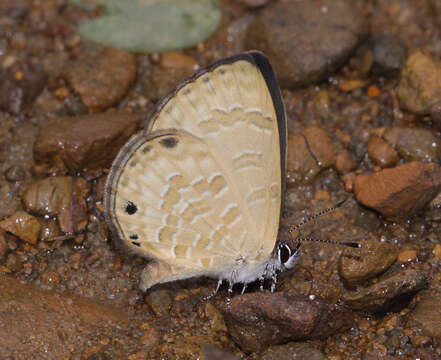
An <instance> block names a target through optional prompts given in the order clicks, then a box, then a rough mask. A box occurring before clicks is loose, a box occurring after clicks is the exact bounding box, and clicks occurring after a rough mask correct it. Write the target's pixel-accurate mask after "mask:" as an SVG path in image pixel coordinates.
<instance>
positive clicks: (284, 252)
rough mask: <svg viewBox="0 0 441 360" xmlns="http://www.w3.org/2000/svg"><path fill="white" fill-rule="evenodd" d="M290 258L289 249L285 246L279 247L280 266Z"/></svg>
mask: <svg viewBox="0 0 441 360" xmlns="http://www.w3.org/2000/svg"><path fill="white" fill-rule="evenodd" d="M290 257H291V248H290V247H289V246H288V245H286V244H283V245H280V247H279V260H280V262H281V263H282V264H285V263H286V262H287V261H288V260H289V258H290Z"/></svg>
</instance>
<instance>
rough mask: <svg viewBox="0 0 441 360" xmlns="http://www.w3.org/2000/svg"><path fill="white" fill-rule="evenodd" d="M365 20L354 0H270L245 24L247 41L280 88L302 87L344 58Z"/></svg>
mask: <svg viewBox="0 0 441 360" xmlns="http://www.w3.org/2000/svg"><path fill="white" fill-rule="evenodd" d="M365 24H366V23H365V16H364V15H363V13H362V12H361V11H360V8H359V7H358V6H357V4H355V3H354V2H347V1H343V0H321V1H319V2H314V1H275V2H273V3H272V4H270V5H269V6H267V7H265V8H264V9H263V10H262V11H261V12H260V13H259V14H258V15H257V17H256V19H255V20H254V21H253V23H251V25H250V27H249V28H248V32H247V42H248V43H247V46H248V48H250V49H260V50H262V51H263V52H265V54H266V55H267V56H268V57H269V59H270V61H271V63H272V64H273V66H274V68H275V70H276V73H277V76H278V78H279V81H280V84H281V86H282V87H288V88H292V87H297V86H304V85H308V84H311V83H313V82H317V81H320V80H322V79H325V78H326V77H327V76H329V75H330V74H331V73H332V72H333V71H335V70H336V69H338V68H339V67H340V66H341V65H342V64H343V63H344V61H345V60H346V59H347V58H348V56H349V55H350V54H351V53H352V51H353V50H354V48H355V46H356V45H357V43H358V42H359V41H360V39H361V38H362V37H363V36H364V35H365V34H366V30H367V28H366V26H365Z"/></svg>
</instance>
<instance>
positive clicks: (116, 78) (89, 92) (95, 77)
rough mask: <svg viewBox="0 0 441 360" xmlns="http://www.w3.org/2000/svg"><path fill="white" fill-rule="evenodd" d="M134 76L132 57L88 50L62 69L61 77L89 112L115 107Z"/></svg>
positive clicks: (116, 50)
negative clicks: (62, 75)
mask: <svg viewBox="0 0 441 360" xmlns="http://www.w3.org/2000/svg"><path fill="white" fill-rule="evenodd" d="M135 75H136V58H135V56H134V55H133V54H130V53H128V52H125V51H122V50H118V49H112V48H105V49H100V48H98V49H96V48H93V49H88V51H84V52H82V54H81V56H79V57H78V58H77V59H76V60H74V61H72V62H71V63H70V64H68V65H67V66H66V69H65V72H64V77H65V78H66V79H67V81H68V82H69V84H70V86H71V87H72V88H73V90H74V91H75V92H76V93H77V94H79V96H80V97H81V100H82V102H83V103H84V105H86V107H87V108H88V109H89V110H90V111H92V112H98V111H102V110H104V109H107V108H109V107H110V106H112V105H115V104H116V103H117V102H118V101H119V100H121V98H122V97H123V96H124V95H125V94H126V92H127V90H128V89H129V87H130V85H131V84H132V83H133V81H134V79H135Z"/></svg>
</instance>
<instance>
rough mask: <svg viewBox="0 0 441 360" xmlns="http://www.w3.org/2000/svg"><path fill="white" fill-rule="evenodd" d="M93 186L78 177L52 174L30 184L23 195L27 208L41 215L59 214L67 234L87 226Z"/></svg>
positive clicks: (62, 227)
mask: <svg viewBox="0 0 441 360" xmlns="http://www.w3.org/2000/svg"><path fill="white" fill-rule="evenodd" d="M89 192H90V186H89V184H88V182H87V181H86V180H84V179H83V178H79V177H75V178H74V177H70V176H63V177H50V178H46V179H43V180H39V181H37V182H35V183H34V184H32V185H30V186H29V187H28V188H27V189H26V191H25V192H24V194H23V203H24V205H25V207H26V209H27V210H28V211H29V212H31V213H33V214H38V215H41V216H45V215H49V216H57V220H58V224H59V226H60V229H61V231H63V232H64V233H76V232H79V231H82V230H84V229H85V228H86V225H87V222H88V217H87V203H86V197H87V196H88V195H89Z"/></svg>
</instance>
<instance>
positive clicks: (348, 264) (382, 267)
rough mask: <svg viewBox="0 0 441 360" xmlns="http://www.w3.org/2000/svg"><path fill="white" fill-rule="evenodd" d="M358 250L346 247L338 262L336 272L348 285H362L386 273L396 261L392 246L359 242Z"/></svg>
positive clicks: (382, 243) (394, 250) (378, 242)
mask: <svg viewBox="0 0 441 360" xmlns="http://www.w3.org/2000/svg"><path fill="white" fill-rule="evenodd" d="M360 245H361V247H360V248H351V247H346V248H345V249H344V251H343V253H342V254H341V256H340V258H339V260H338V272H339V274H340V276H341V277H342V278H343V280H344V281H345V282H346V283H347V284H349V285H356V284H362V283H363V282H365V281H366V280H368V279H370V278H372V277H374V276H377V275H378V274H381V273H383V272H384V271H386V270H387V269H388V268H389V267H390V266H391V265H392V264H393V263H394V262H395V260H396V259H397V250H396V248H395V246H394V245H392V244H389V243H387V242H380V241H361V242H360Z"/></svg>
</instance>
